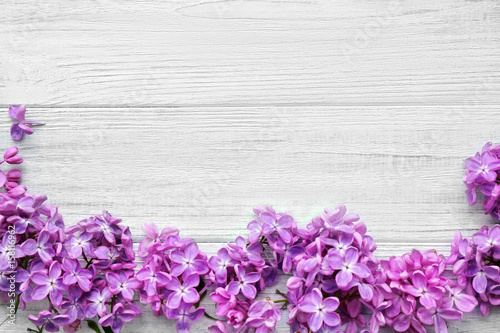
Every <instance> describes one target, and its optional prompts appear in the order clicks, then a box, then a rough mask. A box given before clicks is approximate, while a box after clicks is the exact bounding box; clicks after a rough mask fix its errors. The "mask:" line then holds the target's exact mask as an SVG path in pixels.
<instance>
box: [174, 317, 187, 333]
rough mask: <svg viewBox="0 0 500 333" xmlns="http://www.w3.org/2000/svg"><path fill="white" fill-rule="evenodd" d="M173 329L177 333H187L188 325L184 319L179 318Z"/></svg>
mask: <svg viewBox="0 0 500 333" xmlns="http://www.w3.org/2000/svg"><path fill="white" fill-rule="evenodd" d="M175 328H176V329H177V332H178V333H189V329H190V325H189V321H187V320H186V319H185V318H184V317H183V318H181V319H180V320H179V321H178V322H177V325H175Z"/></svg>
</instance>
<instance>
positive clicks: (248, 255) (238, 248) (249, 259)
mask: <svg viewBox="0 0 500 333" xmlns="http://www.w3.org/2000/svg"><path fill="white" fill-rule="evenodd" d="M227 245H228V247H229V251H228V254H229V255H230V256H231V258H233V259H234V260H236V261H240V262H241V265H243V266H244V267H247V266H248V265H250V264H253V265H255V266H262V265H264V260H263V259H262V257H261V255H260V253H261V252H262V249H263V247H262V243H253V244H250V245H249V246H248V247H247V242H246V241H245V239H244V238H243V237H241V236H238V237H236V240H235V244H231V243H228V244H227Z"/></svg>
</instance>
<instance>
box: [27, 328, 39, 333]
mask: <svg viewBox="0 0 500 333" xmlns="http://www.w3.org/2000/svg"><path fill="white" fill-rule="evenodd" d="M26 331H28V332H35V333H38V331H37V330H34V329H32V328H29V327H28V328H27V329H26Z"/></svg>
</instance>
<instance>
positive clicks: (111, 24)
mask: <svg viewBox="0 0 500 333" xmlns="http://www.w3.org/2000/svg"><path fill="white" fill-rule="evenodd" d="M0 13H2V15H1V16H2V19H1V20H0V63H1V67H0V74H1V75H0V107H1V110H3V111H2V112H1V119H0V142H1V143H2V145H1V146H2V147H4V148H5V147H7V146H10V145H12V144H13V143H12V141H11V139H10V136H9V131H8V129H9V126H10V121H9V119H8V116H7V108H8V106H9V105H10V104H14V103H24V104H27V105H28V112H27V115H28V118H29V119H33V120H38V121H42V122H45V123H47V125H46V126H44V127H40V128H37V129H36V130H35V134H34V135H33V136H31V137H27V138H25V139H24V140H23V141H22V142H21V143H20V144H19V147H20V149H21V151H22V155H23V156H24V157H25V159H26V163H25V165H24V167H23V170H24V172H25V176H24V184H26V185H27V186H28V188H29V189H30V191H31V192H41V193H45V194H46V195H47V196H48V197H49V200H50V202H51V203H52V204H56V205H58V206H59V208H60V211H61V212H62V213H63V216H64V217H65V222H66V223H67V224H73V223H76V222H78V221H79V220H80V219H82V218H84V217H87V216H90V215H93V214H95V213H99V212H101V211H102V210H103V209H108V210H109V211H110V212H111V213H112V214H114V215H116V216H118V217H120V218H123V219H124V223H126V224H128V225H130V226H131V227H132V232H133V234H134V239H135V240H136V241H139V240H140V239H141V237H142V230H141V228H140V226H141V224H142V223H144V222H146V221H153V222H156V223H157V224H159V225H160V226H165V225H173V226H176V227H177V228H179V229H180V230H181V235H182V236H186V237H194V238H196V239H197V240H198V241H199V242H200V247H201V249H202V250H205V251H206V252H207V253H208V254H214V253H215V252H216V250H217V249H218V248H219V247H220V246H221V245H222V244H223V243H224V242H227V241H232V240H234V238H235V237H236V236H237V235H240V234H244V233H245V230H246V229H245V228H246V225H247V223H248V222H249V221H250V220H251V219H252V207H253V206H254V205H257V204H272V205H274V206H275V207H276V208H277V209H280V210H288V211H290V212H292V214H293V215H294V216H295V217H296V218H297V219H298V220H300V221H302V223H303V224H305V223H307V222H308V221H309V220H310V219H311V218H312V217H313V216H315V215H317V214H319V213H320V211H321V210H322V209H323V208H324V207H333V206H335V205H336V204H338V203H345V204H346V205H347V207H348V209H349V210H350V211H354V212H356V213H358V214H360V215H361V217H362V220H363V221H365V223H366V224H367V226H368V229H369V232H370V234H371V235H372V236H373V237H374V238H375V240H376V242H377V244H378V246H379V248H378V250H377V253H378V255H379V256H382V257H388V256H389V255H391V254H396V255H400V254H403V253H404V252H406V251H408V250H410V249H411V248H414V247H416V248H418V249H428V248H435V249H437V250H439V251H441V252H442V253H444V254H448V253H449V243H450V241H451V240H452V238H453V234H454V231H455V230H456V229H460V230H461V231H462V232H463V233H464V234H465V235H467V236H470V235H471V234H472V233H473V232H474V230H476V229H478V228H479V227H480V226H481V225H483V224H487V225H493V224H494V223H495V221H494V220H492V219H491V218H489V217H487V216H484V215H483V214H482V211H481V208H480V207H469V206H468V205H467V203H466V199H465V195H464V189H465V188H464V185H463V184H462V182H461V177H462V174H463V162H462V161H463V159H464V158H466V157H468V156H470V155H472V154H473V153H475V152H476V151H477V150H479V149H480V148H481V146H482V145H483V144H484V143H485V142H486V141H490V140H493V141H500V138H499V131H498V128H499V126H498V124H499V123H500V112H499V105H500V89H499V88H500V4H499V2H498V1H496V0H491V1H488V0H484V1H463V0H444V1H435V0H420V1H413V0H411V1H410V0H401V1H400V0H360V1H350V0H349V1H348V0H341V1H334V0H328V1H316V0H303V1H299V0H298V1H292V0H290V1H269V0H261V1H202V0H196V1H191V0H190V1H153V0H150V1H146V0H134V1H129V0H86V1H64V0H57V1H56V0H53V1H45V0H24V1H13V0H10V1H9V0H4V1H2V2H1V3H0ZM207 304H209V303H207ZM41 308H42V305H41V304H35V305H32V307H31V308H30V311H31V312H35V311H36V310H37V309H38V310H40V309H41ZM1 309H2V310H0V311H3V310H4V308H3V307H1ZM208 309H209V312H210V311H211V312H212V313H213V312H214V309H213V307H210V306H209V308H208ZM0 314H1V313H0ZM283 322H284V321H283ZM209 324H210V321H208V320H202V321H200V322H198V323H196V324H195V325H193V329H192V331H193V332H206V327H207V326H208V325H209ZM499 324H500V311H493V314H492V315H491V316H490V317H488V318H485V319H483V318H481V317H480V315H479V314H478V312H475V313H472V314H466V315H465V319H464V320H463V321H461V322H455V323H451V324H450V332H498V326H499ZM29 325H30V323H29V322H28V320H27V319H26V313H21V314H20V315H19V316H18V323H17V326H16V327H15V328H14V329H13V330H12V332H24V331H25V330H26V327H27V326H29ZM6 329H7V328H6V327H1V328H0V331H2V332H4V331H5V330H6ZM9 329H10V328H9ZM83 331H84V332H88V330H83ZM139 331H144V332H165V331H167V332H173V331H174V324H173V322H171V321H169V320H167V319H166V318H158V319H154V318H153V316H152V314H151V311H150V310H146V311H145V314H144V315H143V316H142V317H141V318H138V319H136V320H134V322H133V323H131V324H128V325H126V328H125V330H124V332H127V333H130V332H139ZM278 331H279V332H286V331H287V327H286V325H284V323H282V324H281V325H280V326H279V329H278Z"/></svg>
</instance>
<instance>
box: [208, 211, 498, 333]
mask: <svg viewBox="0 0 500 333" xmlns="http://www.w3.org/2000/svg"><path fill="white" fill-rule="evenodd" d="M254 211H255V213H256V214H257V216H258V218H257V219H256V220H254V221H252V222H250V224H249V225H248V229H249V231H250V233H249V236H248V240H246V239H244V238H243V237H238V238H237V239H236V241H235V243H234V244H228V245H227V246H225V247H224V248H222V249H220V250H219V252H218V253H217V255H216V256H213V257H211V258H210V259H209V265H210V268H211V272H210V279H211V281H212V282H213V284H214V285H215V288H216V289H215V291H214V292H213V293H212V294H211V295H210V297H211V299H212V300H213V301H214V302H215V303H216V304H217V316H219V317H221V318H222V320H220V321H218V322H216V324H215V325H213V326H211V327H210V328H209V331H210V332H212V333H228V332H248V331H253V330H255V332H273V331H274V330H275V327H276V323H277V322H278V321H279V320H280V319H281V315H282V314H281V310H282V309H284V308H285V307H288V309H289V316H288V319H287V324H289V325H290V331H291V332H340V331H342V332H348V333H351V332H352V333H354V332H358V331H361V332H372V333H376V332H378V331H379V329H380V328H381V327H391V328H393V329H394V330H395V331H396V332H407V331H409V332H426V326H427V325H433V326H434V328H435V331H436V332H438V333H446V332H447V322H448V321H455V320H460V319H461V318H462V316H463V312H471V311H473V310H474V309H475V308H476V306H477V305H478V304H481V312H482V313H483V315H487V314H488V313H489V307H490V306H496V305H499V304H500V278H499V265H498V264H499V262H497V260H498V259H500V226H495V227H493V228H491V229H490V230H488V229H487V228H485V227H483V228H482V229H481V231H480V232H478V233H476V234H474V236H473V240H474V241H468V240H466V239H462V238H461V235H460V233H457V236H456V238H455V241H454V243H453V244H452V254H451V256H450V257H449V258H446V257H445V256H443V255H439V254H437V253H436V252H435V251H434V250H428V251H424V252H420V251H418V250H413V251H412V252H411V253H407V254H404V255H402V256H400V257H396V256H393V257H391V258H389V259H388V260H378V259H377V258H376V257H375V255H374V251H375V249H376V245H375V242H374V240H373V238H372V237H370V236H369V235H367V234H366V226H365V224H364V223H363V222H359V216H357V215H356V214H352V213H347V210H346V208H345V206H344V205H339V206H337V207H336V208H335V209H326V210H325V212H324V213H322V214H321V215H320V216H318V217H315V218H313V219H312V222H311V223H310V224H308V225H307V226H306V228H305V229H300V228H298V227H297V223H296V222H295V220H294V219H293V217H292V216H291V215H290V214H289V213H276V212H275V211H274V210H273V209H272V207H269V206H267V207H256V208H255V209H254ZM269 252H271V253H269ZM451 265H453V273H454V275H453V276H450V277H446V272H445V270H446V269H447V267H451ZM282 272H285V273H291V274H292V276H291V277H290V278H289V279H288V282H287V286H288V289H289V291H288V292H287V294H286V295H285V294H283V293H281V292H279V291H277V292H278V293H279V294H281V295H282V296H284V298H283V299H281V300H275V301H271V300H270V298H267V299H266V300H261V301H258V300H256V298H257V295H258V293H259V292H261V291H263V290H264V289H265V288H266V287H268V286H270V285H272V284H273V283H274V282H275V281H276V278H277V275H278V274H279V273H282ZM448 275H449V274H448ZM277 303H283V306H282V307H281V308H278V307H277V306H276V304H277Z"/></svg>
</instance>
